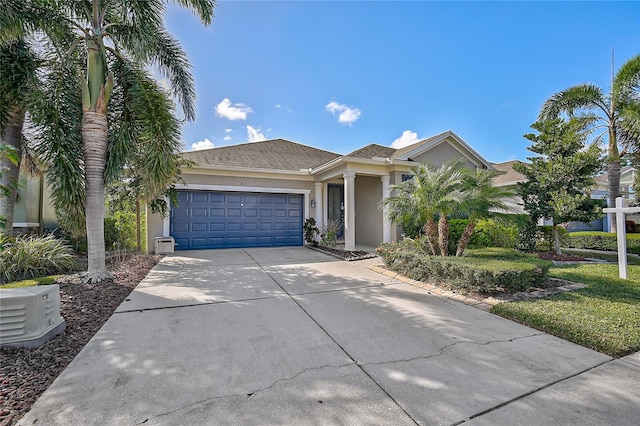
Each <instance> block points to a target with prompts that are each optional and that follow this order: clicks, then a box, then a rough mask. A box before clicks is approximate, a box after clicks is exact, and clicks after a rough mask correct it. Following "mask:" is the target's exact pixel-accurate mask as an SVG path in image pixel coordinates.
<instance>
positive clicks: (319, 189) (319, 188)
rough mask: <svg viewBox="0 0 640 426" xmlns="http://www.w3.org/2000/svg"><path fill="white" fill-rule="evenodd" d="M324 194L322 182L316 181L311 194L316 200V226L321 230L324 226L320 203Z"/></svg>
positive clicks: (322, 210) (322, 208)
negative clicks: (313, 191)
mask: <svg viewBox="0 0 640 426" xmlns="http://www.w3.org/2000/svg"><path fill="white" fill-rule="evenodd" d="M323 196H324V184H323V183H322V182H316V184H315V193H314V194H313V198H314V200H315V201H316V211H315V214H314V217H315V220H316V226H317V227H318V228H319V229H320V230H322V228H323V227H324V223H323V222H324V220H323V218H324V215H323V213H324V207H323V205H322V198H323Z"/></svg>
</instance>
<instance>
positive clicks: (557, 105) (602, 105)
mask: <svg viewBox="0 0 640 426" xmlns="http://www.w3.org/2000/svg"><path fill="white" fill-rule="evenodd" d="M594 108H597V109H599V110H600V111H601V112H602V113H603V114H604V115H605V116H607V117H608V115H609V108H608V105H607V100H606V98H605V95H604V93H603V92H602V89H600V88H599V87H598V86H596V85H594V84H580V85H577V86H573V87H569V88H568V89H566V90H563V91H561V92H558V93H555V94H553V95H552V96H551V97H550V98H549V99H547V100H546V101H545V103H544V104H543V105H542V108H540V114H539V115H538V120H545V119H551V118H557V117H559V116H560V114H562V113H566V114H568V115H570V116H573V115H575V113H576V112H577V111H579V110H589V109H594Z"/></svg>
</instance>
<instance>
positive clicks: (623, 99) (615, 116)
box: [538, 55, 640, 232]
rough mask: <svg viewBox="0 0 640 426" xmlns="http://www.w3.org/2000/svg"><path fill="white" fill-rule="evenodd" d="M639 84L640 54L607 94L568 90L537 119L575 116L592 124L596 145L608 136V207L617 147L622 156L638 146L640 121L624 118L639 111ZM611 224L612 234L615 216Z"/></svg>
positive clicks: (616, 189) (586, 88)
mask: <svg viewBox="0 0 640 426" xmlns="http://www.w3.org/2000/svg"><path fill="white" fill-rule="evenodd" d="M639 81H640V55H637V56H634V57H633V58H631V59H629V60H628V61H627V62H626V63H625V64H624V65H622V67H621V68H620V69H619V70H618V72H617V73H616V74H615V76H612V81H611V89H610V91H609V93H605V92H604V91H603V90H602V89H601V88H599V87H598V86H596V85H594V84H590V83H587V84H579V85H577V86H573V87H569V88H568V89H566V90H563V91H561V92H558V93H555V94H554V95H552V96H551V97H550V98H549V99H547V101H546V102H545V103H544V104H543V105H542V108H541V109H540V114H539V116H538V120H539V121H542V120H545V119H551V118H557V117H558V116H559V115H560V114H562V113H566V114H568V115H569V116H574V115H577V116H580V117H583V118H586V119H588V120H590V121H591V123H592V124H593V128H592V130H593V131H594V132H595V133H596V136H595V142H600V141H601V140H603V139H604V137H605V135H607V136H608V140H607V164H608V174H609V203H610V205H611V206H613V205H614V203H615V199H616V198H617V197H619V196H620V157H621V153H620V147H622V148H623V153H624V152H625V150H626V149H628V148H630V147H631V145H633V144H637V143H638V140H637V135H638V134H639V132H640V121H639V120H629V119H627V120H625V115H628V114H629V113H628V111H638V109H640V106H638V105H637V103H638V99H637V97H634V96H632V92H633V91H632V88H633V87H634V86H635V87H637V85H638V82H639ZM624 123H626V125H624ZM600 130H602V131H600ZM634 135H635V137H634ZM611 224H612V229H611V230H612V231H613V232H615V230H616V228H617V224H616V220H615V216H613V217H612V223H611ZM622 225H623V226H624V224H622Z"/></svg>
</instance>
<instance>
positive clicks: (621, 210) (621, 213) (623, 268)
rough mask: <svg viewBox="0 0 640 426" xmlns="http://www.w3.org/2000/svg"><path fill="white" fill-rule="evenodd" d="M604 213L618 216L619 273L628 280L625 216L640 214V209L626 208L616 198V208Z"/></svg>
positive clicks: (605, 210) (620, 199) (604, 210)
mask: <svg viewBox="0 0 640 426" xmlns="http://www.w3.org/2000/svg"><path fill="white" fill-rule="evenodd" d="M602 211H603V212H604V213H615V214H616V226H617V228H618V273H619V275H620V278H622V279H623V280H626V279H627V229H626V226H625V215H626V214H627V213H639V212H640V207H625V206H624V201H623V200H622V197H618V198H616V206H615V207H608V208H606V209H602Z"/></svg>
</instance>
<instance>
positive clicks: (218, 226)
mask: <svg viewBox="0 0 640 426" xmlns="http://www.w3.org/2000/svg"><path fill="white" fill-rule="evenodd" d="M209 230H210V231H212V232H221V231H224V230H225V226H224V223H220V222H209Z"/></svg>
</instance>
